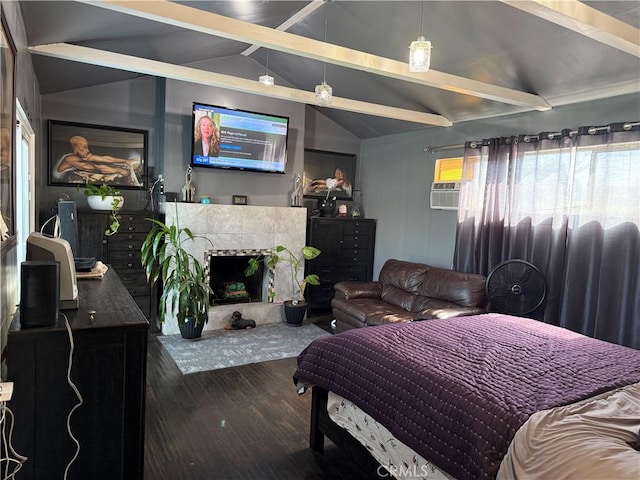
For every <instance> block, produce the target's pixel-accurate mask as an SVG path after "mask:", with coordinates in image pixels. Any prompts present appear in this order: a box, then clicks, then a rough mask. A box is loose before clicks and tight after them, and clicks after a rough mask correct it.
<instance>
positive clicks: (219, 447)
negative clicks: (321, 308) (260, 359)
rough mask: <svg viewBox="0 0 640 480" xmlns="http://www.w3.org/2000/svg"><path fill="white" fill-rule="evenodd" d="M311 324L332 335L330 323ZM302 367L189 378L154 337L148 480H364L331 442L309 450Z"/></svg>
mask: <svg viewBox="0 0 640 480" xmlns="http://www.w3.org/2000/svg"><path fill="white" fill-rule="evenodd" d="M310 321H312V322H314V323H316V324H317V325H318V326H321V327H322V328H324V329H326V330H329V329H330V327H329V322H330V318H328V317H326V316H325V317H323V316H315V317H314V316H312V317H311V319H310ZM295 368H296V359H295V358H287V359H282V360H275V361H271V362H264V363H258V364H252V365H245V366H240V367H234V368H227V369H223V370H214V371H210V372H202V373H195V374H190V375H182V374H181V373H180V371H179V370H178V368H177V367H176V366H175V364H174V363H173V360H172V359H171V357H170V356H169V355H168V354H167V353H166V351H165V350H164V349H163V348H162V346H161V345H160V342H159V341H158V339H157V338H156V337H155V336H153V335H150V338H149V354H148V364H147V403H146V432H145V479H147V480H179V479H189V480H198V479H203V480H204V479H206V480H211V479H230V480H236V479H237V480H244V479H259V480H271V479H273V480H287V479H292V480H293V479H296V480H298V479H305V480H329V479H331V480H346V479H353V480H359V479H362V478H363V474H362V473H361V472H360V471H359V470H357V469H356V467H355V466H354V465H353V464H351V463H350V461H349V459H348V458H346V457H345V456H344V455H342V454H341V452H339V451H338V449H337V448H336V447H335V446H334V445H333V444H332V443H331V442H330V441H328V440H327V441H326V442H325V443H326V447H325V452H324V454H322V455H320V454H318V453H315V452H313V451H312V450H310V449H309V446H308V440H309V414H310V408H311V393H310V392H307V393H306V394H304V395H301V396H299V395H298V394H297V393H296V390H295V387H294V385H293V381H292V376H293V373H294V371H295Z"/></svg>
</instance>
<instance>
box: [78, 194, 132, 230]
mask: <svg viewBox="0 0 640 480" xmlns="http://www.w3.org/2000/svg"><path fill="white" fill-rule="evenodd" d="M83 188H84V195H85V196H86V197H87V203H88V204H89V208H91V209H93V210H109V211H111V214H110V215H109V218H110V221H111V223H110V224H109V226H108V227H107V229H106V230H105V232H104V234H105V235H107V236H110V235H113V234H114V233H116V232H117V231H118V228H120V215H119V212H120V210H121V209H122V207H123V205H124V197H123V196H122V195H121V194H120V191H119V190H118V189H117V188H115V187H112V186H111V185H107V184H106V183H103V184H101V185H95V184H93V183H87V184H85V185H84V186H83Z"/></svg>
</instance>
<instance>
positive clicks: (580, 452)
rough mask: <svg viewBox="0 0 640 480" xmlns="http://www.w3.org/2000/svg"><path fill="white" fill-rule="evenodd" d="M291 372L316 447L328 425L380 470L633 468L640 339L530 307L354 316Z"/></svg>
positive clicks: (639, 414) (614, 472)
mask: <svg viewBox="0 0 640 480" xmlns="http://www.w3.org/2000/svg"><path fill="white" fill-rule="evenodd" d="M294 382H295V384H296V386H297V388H298V391H299V392H300V393H302V392H304V391H305V390H307V389H308V388H310V387H312V390H313V393H312V395H313V397H312V413H311V431H310V446H311V448H313V449H315V450H318V451H321V450H322V448H323V440H324V436H325V435H326V436H327V437H328V438H329V439H331V440H332V441H333V442H334V443H336V444H337V445H338V446H339V447H341V448H342V449H345V450H346V451H347V454H348V455H349V456H350V457H352V458H354V459H358V461H360V462H362V463H363V466H364V469H365V470H367V471H368V472H370V473H371V474H372V475H374V476H376V475H377V476H378V477H380V478H389V476H390V475H392V476H394V477H397V478H447V479H457V480H466V479H492V478H499V479H508V478H550V477H552V478H590V479H592V478H617V479H621V478H633V479H637V478H639V477H640V451H638V450H640V351H638V350H634V349H631V348H627V347H622V346H619V345H615V344H611V343H607V342H603V341H600V340H596V339H592V338H588V337H585V336H583V335H580V334H577V333H574V332H571V331H569V330H565V329H562V328H559V327H555V326H551V325H548V324H544V323H542V322H538V321H535V320H530V319H525V318H519V317H513V316H508V315H501V314H493V313H489V314H485V315H477V316H469V317H460V318H454V319H443V320H428V321H422V322H412V323H407V324H390V325H381V326H376V327H368V328H361V329H355V330H349V331H347V332H343V333H340V334H338V335H332V336H329V337H324V338H321V339H317V340H315V341H314V342H312V343H311V344H310V345H309V346H308V347H307V348H306V349H305V350H304V351H303V352H302V353H301V354H300V356H299V357H298V368H297V370H296V372H295V373H294ZM340 410H343V411H342V412H340ZM340 413H341V414H342V420H340V419H339V418H338V417H339V416H340ZM356 415H362V416H361V417H356ZM370 427H372V428H373V429H371V428H370ZM379 427H383V430H384V432H383V433H380V432H381V430H379ZM356 437H358V439H357V440H356ZM398 445H400V446H401V447H402V448H403V449H404V448H406V449H408V452H409V454H407V453H406V451H405V454H404V456H403V457H399V458H395V457H393V456H389V455H388V454H389V451H390V450H396V447H397V446H398ZM376 447H379V448H376ZM380 452H382V454H381V453H380Z"/></svg>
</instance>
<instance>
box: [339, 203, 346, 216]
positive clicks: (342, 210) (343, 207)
mask: <svg viewBox="0 0 640 480" xmlns="http://www.w3.org/2000/svg"><path fill="white" fill-rule="evenodd" d="M348 210H349V207H347V205H345V204H344V203H341V204H340V205H338V216H339V217H342V218H345V217H346V216H347V211H348Z"/></svg>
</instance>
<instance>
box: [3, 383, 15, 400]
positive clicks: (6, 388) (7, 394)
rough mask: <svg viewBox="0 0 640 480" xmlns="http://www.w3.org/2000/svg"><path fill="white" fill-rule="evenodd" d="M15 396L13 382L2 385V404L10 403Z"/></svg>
mask: <svg viewBox="0 0 640 480" xmlns="http://www.w3.org/2000/svg"><path fill="white" fill-rule="evenodd" d="M12 395H13V382H2V383H0V402H8V401H9V400H11V396H12Z"/></svg>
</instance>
